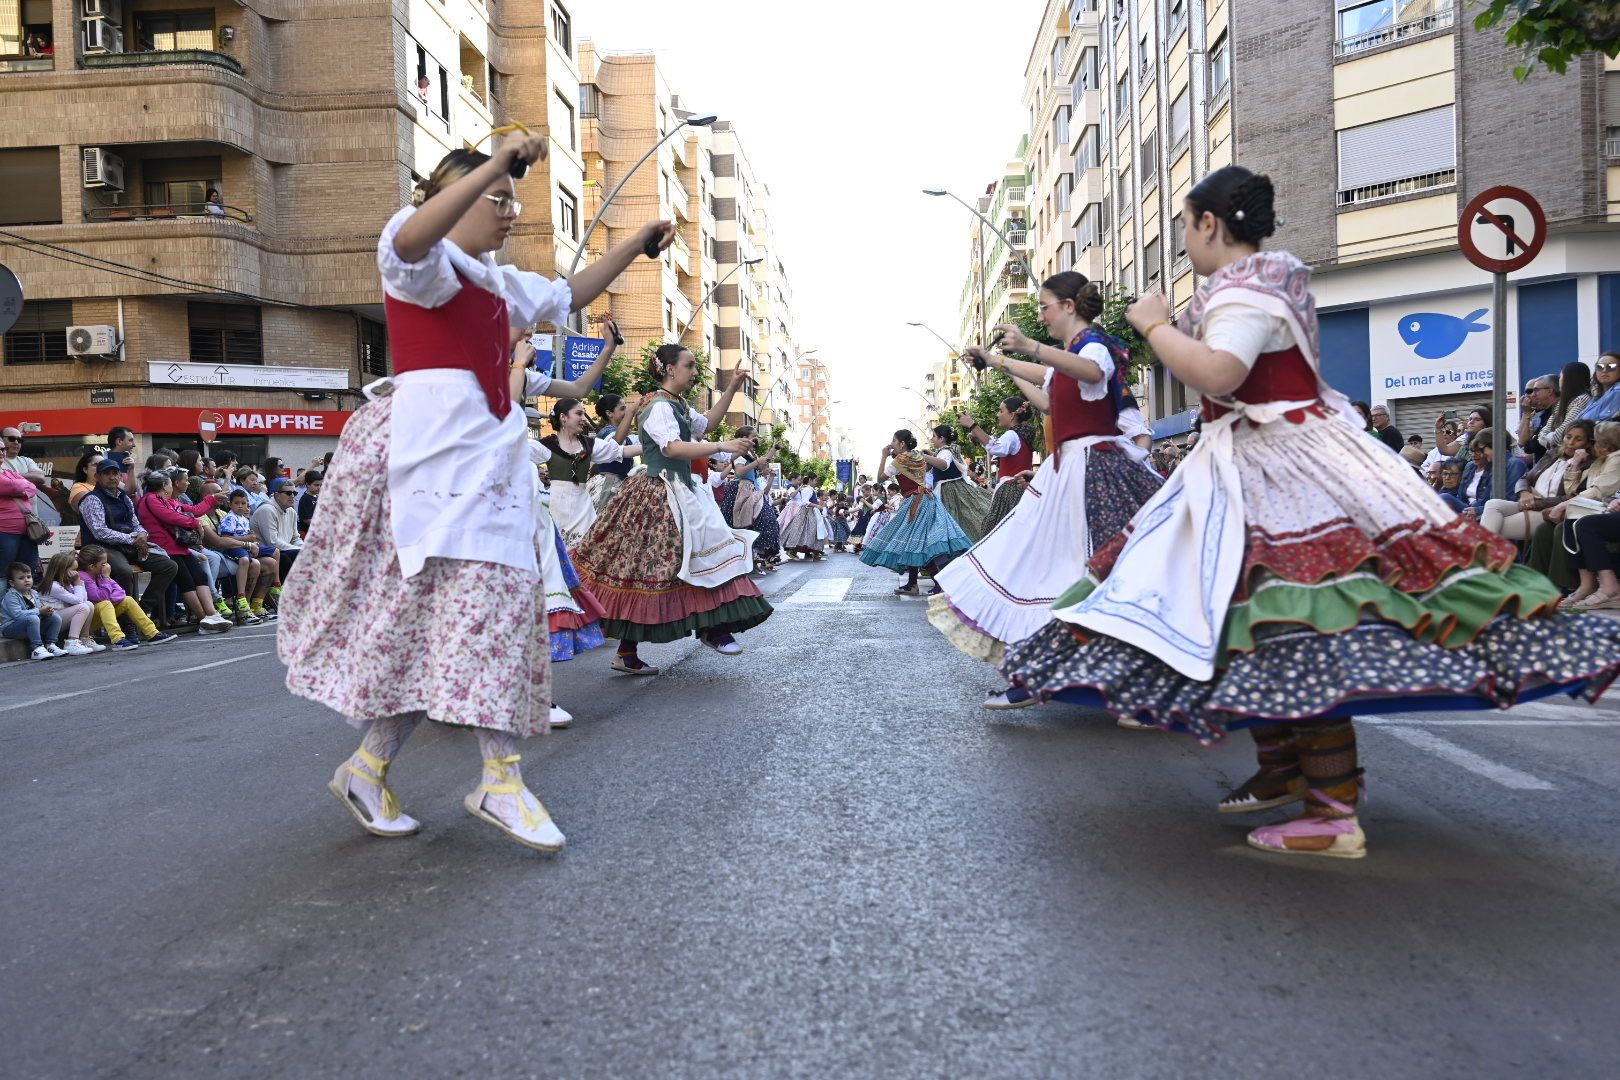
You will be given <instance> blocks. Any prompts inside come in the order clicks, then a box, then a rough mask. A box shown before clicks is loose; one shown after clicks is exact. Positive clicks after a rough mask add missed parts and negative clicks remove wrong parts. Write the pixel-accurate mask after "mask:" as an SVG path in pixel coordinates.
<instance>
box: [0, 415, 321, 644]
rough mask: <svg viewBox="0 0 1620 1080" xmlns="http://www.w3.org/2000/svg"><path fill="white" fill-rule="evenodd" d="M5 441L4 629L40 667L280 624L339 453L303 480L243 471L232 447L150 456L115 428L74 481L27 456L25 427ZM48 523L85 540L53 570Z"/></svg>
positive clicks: (0, 487) (0, 504)
mask: <svg viewBox="0 0 1620 1080" xmlns="http://www.w3.org/2000/svg"><path fill="white" fill-rule="evenodd" d="M0 436H3V437H4V440H5V456H4V459H3V460H0V566H4V567H5V568H6V570H5V573H6V580H5V584H4V587H3V589H0V635H3V636H4V637H7V638H13V639H16V640H19V641H23V642H25V643H26V644H27V646H28V648H29V651H30V655H31V657H32V658H33V659H35V660H48V659H52V658H54V657H58V656H85V655H90V654H93V653H97V652H102V651H106V650H107V649H109V648H111V649H118V650H128V649H133V648H137V647H138V646H139V645H140V644H161V643H164V642H169V641H173V640H175V639H176V637H177V634H176V631H182V630H187V629H195V630H196V631H197V632H199V633H222V632H224V631H227V630H229V629H231V628H232V627H233V626H241V625H255V624H258V623H261V622H265V621H268V620H272V619H274V618H276V615H277V608H278V606H279V604H280V599H281V582H282V580H283V578H284V577H285V575H286V574H287V572H288V570H289V569H291V567H292V565H293V563H294V561H295V560H296V559H297V557H298V553H299V551H300V550H302V548H303V537H304V534H305V533H307V532H308V530H309V526H310V523H311V521H312V520H313V519H314V516H315V513H316V509H317V506H318V505H319V500H320V494H321V487H322V483H323V478H324V475H325V467H326V466H327V465H328V464H329V463H330V459H331V455H327V456H326V457H325V458H324V459H322V460H321V461H319V462H316V463H313V464H312V467H311V468H309V469H308V470H306V471H304V472H303V473H302V474H301V475H300V476H299V477H298V478H297V479H295V478H293V477H292V476H291V475H289V474H290V470H289V469H287V468H286V467H285V466H284V465H283V463H282V462H281V461H280V460H279V459H277V458H267V459H266V460H265V461H264V462H262V463H260V464H257V465H253V464H243V463H241V462H239V461H238V460H237V458H236V456H235V455H234V454H232V453H230V452H229V451H226V450H223V449H222V450H218V451H216V452H215V453H214V455H213V456H212V457H204V456H203V455H202V454H201V453H200V452H199V451H197V450H195V449H187V450H168V449H160V450H158V451H156V452H154V453H153V454H151V455H150V456H149V457H147V458H146V459H145V461H144V462H136V461H134V460H132V459H131V454H132V453H133V452H134V448H135V445H136V438H135V434H134V432H132V431H130V430H129V429H128V428H114V429H113V430H112V431H111V432H110V433H109V435H108V441H109V443H110V445H109V446H108V447H107V448H96V449H94V450H91V451H90V452H87V453H86V454H84V455H83V456H82V457H81V458H80V459H79V461H78V462H77V464H76V465H75V466H74V469H73V475H72V478H71V481H70V482H68V483H66V484H63V483H55V482H53V481H52V479H51V477H50V475H49V472H48V470H46V469H44V468H41V467H40V466H39V464H38V463H37V462H35V461H33V459H31V458H29V457H27V456H26V455H25V454H23V453H22V434H21V432H19V431H18V430H17V429H16V428H6V429H4V431H3V432H0ZM47 516H49V517H50V518H51V519H52V520H53V521H54V520H57V519H60V521H61V523H62V524H64V525H69V526H77V527H78V533H77V541H76V547H75V548H74V549H73V550H64V551H60V552H58V553H56V554H55V555H54V556H53V557H51V558H50V559H48V560H47V561H46V562H45V564H44V565H42V564H41V560H40V544H41V543H43V542H46V541H47V540H48V539H49V538H50V537H51V536H52V535H54V534H53V533H52V526H50V525H47V524H45V521H44V519H45V518H46V517H47ZM128 630H133V635H131V634H130V633H129V632H127V631H128Z"/></svg>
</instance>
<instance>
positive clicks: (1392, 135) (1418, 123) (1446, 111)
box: [1339, 105, 1457, 191]
mask: <svg viewBox="0 0 1620 1080" xmlns="http://www.w3.org/2000/svg"><path fill="white" fill-rule="evenodd" d="M1456 167H1457V136H1456V128H1455V123H1454V121H1453V107H1452V106H1450V105H1444V106H1441V107H1440V108H1438V109H1428V110H1425V111H1424V112H1418V113H1409V114H1407V115H1406V116H1396V117H1392V118H1390V119H1388V120H1379V121H1377V122H1376V123H1372V124H1362V125H1361V126H1360V127H1353V128H1345V129H1344V130H1343V131H1341V132H1339V190H1340V191H1352V190H1354V189H1356V188H1361V187H1367V186H1369V185H1372V184H1382V183H1387V182H1388V181H1391V180H1406V179H1409V178H1411V177H1414V176H1424V175H1426V174H1428V173H1436V172H1444V171H1446V170H1447V169H1455V168H1456Z"/></svg>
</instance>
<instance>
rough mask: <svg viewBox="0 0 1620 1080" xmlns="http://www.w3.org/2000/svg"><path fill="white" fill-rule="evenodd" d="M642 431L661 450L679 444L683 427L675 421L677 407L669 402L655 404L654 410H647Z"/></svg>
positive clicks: (642, 423)
mask: <svg viewBox="0 0 1620 1080" xmlns="http://www.w3.org/2000/svg"><path fill="white" fill-rule="evenodd" d="M641 430H642V431H644V432H646V433H647V437H648V438H649V439H651V440H652V441H653V443H654V445H656V446H657V447H658V449H660V450H662V449H664V448H665V447H666V446H668V445H669V444H670V443H672V442H679V441H680V438H681V426H680V424H679V423H677V422H676V420H675V406H674V405H672V404H671V403H670V402H668V401H655V402H653V405H652V408H651V409H649V410H647V418H646V419H645V420H643V421H642V422H641ZM694 433H696V428H695V427H694Z"/></svg>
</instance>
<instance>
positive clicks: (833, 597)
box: [782, 577, 855, 604]
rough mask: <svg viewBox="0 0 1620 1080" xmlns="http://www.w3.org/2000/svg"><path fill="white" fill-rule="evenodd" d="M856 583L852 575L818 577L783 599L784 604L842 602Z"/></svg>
mask: <svg viewBox="0 0 1620 1080" xmlns="http://www.w3.org/2000/svg"><path fill="white" fill-rule="evenodd" d="M854 584H855V579H854V578H852V577H829V578H816V579H815V580H814V581H808V582H806V583H805V584H804V587H803V588H801V589H800V590H799V591H798V592H796V593H794V594H793V595H792V596H790V597H788V598H787V599H786V600H784V601H782V603H784V604H837V603H841V602H842V601H843V599H844V597H845V596H847V595H848V594H849V590H850V588H851V587H852V586H853V585H854Z"/></svg>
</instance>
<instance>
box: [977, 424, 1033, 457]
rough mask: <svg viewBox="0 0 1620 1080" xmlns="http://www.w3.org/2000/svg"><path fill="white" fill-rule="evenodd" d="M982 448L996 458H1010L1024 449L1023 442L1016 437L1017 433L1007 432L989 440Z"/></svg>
mask: <svg viewBox="0 0 1620 1080" xmlns="http://www.w3.org/2000/svg"><path fill="white" fill-rule="evenodd" d="M984 448H985V449H986V450H988V451H989V452H990V453H991V454H993V455H994V456H996V457H1011V456H1012V455H1014V454H1016V453H1018V451H1020V450H1022V449H1023V448H1024V440H1022V439H1020V438H1019V437H1018V432H1016V431H1012V430H1008V431H1003V432H1002V433H1001V434H1000V435H997V436H996V437H995V438H993V439H991V440H990V441H989V442H988V443H986V444H985V446H984Z"/></svg>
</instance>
